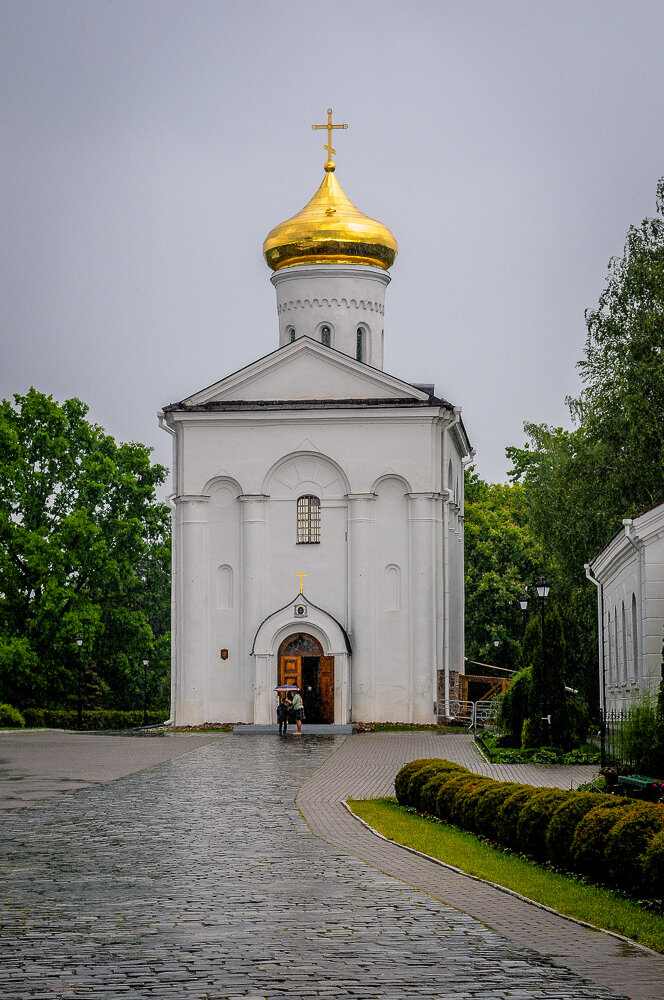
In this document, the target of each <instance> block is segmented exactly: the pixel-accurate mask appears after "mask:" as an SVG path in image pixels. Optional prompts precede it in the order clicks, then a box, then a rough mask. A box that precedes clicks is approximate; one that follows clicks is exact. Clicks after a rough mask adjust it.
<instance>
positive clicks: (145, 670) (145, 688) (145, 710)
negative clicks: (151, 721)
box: [143, 656, 150, 726]
mask: <svg viewBox="0 0 664 1000" xmlns="http://www.w3.org/2000/svg"><path fill="white" fill-rule="evenodd" d="M149 662H150V661H149V660H148V658H147V656H144V657H143V725H144V726H147V724H148V664H149Z"/></svg>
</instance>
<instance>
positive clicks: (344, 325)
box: [270, 264, 390, 368]
mask: <svg viewBox="0 0 664 1000" xmlns="http://www.w3.org/2000/svg"><path fill="white" fill-rule="evenodd" d="M270 280H271V281H272V284H273V285H274V287H275V289H276V292H277V313H278V316H279V346H280V347H283V345H284V344H287V343H288V342H289V340H290V335H289V330H290V329H293V330H295V337H296V338H298V337H303V336H307V337H312V338H314V339H315V340H319V341H320V339H321V332H320V328H321V326H322V325H323V324H325V325H328V326H330V327H331V331H332V339H331V343H330V347H333V348H334V349H335V350H337V351H342V352H343V353H344V354H348V355H350V357H353V358H354V357H355V356H356V353H355V352H356V343H357V329H358V327H362V328H363V329H365V330H366V338H365V340H366V343H367V352H366V357H364V358H363V359H362V360H363V361H365V362H366V363H367V364H369V365H371V366H372V367H374V368H382V367H383V317H384V313H385V289H386V287H387V285H388V284H389V281H390V276H389V274H388V273H387V271H383V270H381V269H380V268H377V267H364V266H359V265H355V266H353V265H345V266H344V265H338V264H308V265H306V267H287V268H283V269H282V270H281V271H276V272H275V274H273V275H272V277H271V279H270Z"/></svg>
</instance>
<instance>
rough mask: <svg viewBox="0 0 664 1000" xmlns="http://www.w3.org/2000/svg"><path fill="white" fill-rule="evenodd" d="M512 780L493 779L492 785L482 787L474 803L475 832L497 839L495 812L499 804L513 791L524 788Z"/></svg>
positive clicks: (496, 812) (524, 786)
mask: <svg viewBox="0 0 664 1000" xmlns="http://www.w3.org/2000/svg"><path fill="white" fill-rule="evenodd" d="M526 787H528V786H526V785H519V784H516V783H515V782H513V781H494V783H493V785H490V786H488V787H487V788H485V789H483V791H482V794H481V795H480V796H479V800H478V802H477V803H476V805H475V816H474V822H475V832H476V833H479V834H480V836H482V837H488V838H489V839H490V840H497V839H498V837H497V829H496V827H497V821H496V820H497V814H498V810H499V809H500V807H501V805H502V804H503V802H504V801H505V799H506V798H508V797H509V796H510V795H511V794H512V793H513V792H516V791H517V789H519V788H526Z"/></svg>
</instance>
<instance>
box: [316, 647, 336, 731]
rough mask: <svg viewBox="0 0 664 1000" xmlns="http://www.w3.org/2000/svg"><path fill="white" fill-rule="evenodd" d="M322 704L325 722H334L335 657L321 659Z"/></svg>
mask: <svg viewBox="0 0 664 1000" xmlns="http://www.w3.org/2000/svg"><path fill="white" fill-rule="evenodd" d="M319 678H320V704H321V714H322V716H323V722H328V723H332V722H334V657H333V656H321V658H320V673H319Z"/></svg>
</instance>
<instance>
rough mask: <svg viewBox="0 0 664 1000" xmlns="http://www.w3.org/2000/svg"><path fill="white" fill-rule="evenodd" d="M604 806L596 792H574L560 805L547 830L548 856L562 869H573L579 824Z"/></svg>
mask: <svg viewBox="0 0 664 1000" xmlns="http://www.w3.org/2000/svg"><path fill="white" fill-rule="evenodd" d="M601 804H602V799H601V798H600V796H599V795H597V794H595V793H594V792H574V793H573V794H572V795H571V796H570V797H569V798H568V799H567V801H566V802H563V803H562V805H559V806H558V808H557V809H556V811H555V812H554V814H553V816H552V817H551V822H550V823H549V825H548V827H547V830H546V837H545V842H546V856H547V857H548V859H549V861H553V862H555V864H557V865H559V866H560V867H561V868H568V869H571V868H573V866H574V865H573V861H572V840H573V839H574V831H575V830H576V828H577V826H578V824H579V823H580V821H581V820H582V819H583V817H584V816H585V815H586V813H587V812H590V810H591V809H596V808H597V806H598V805H601Z"/></svg>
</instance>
